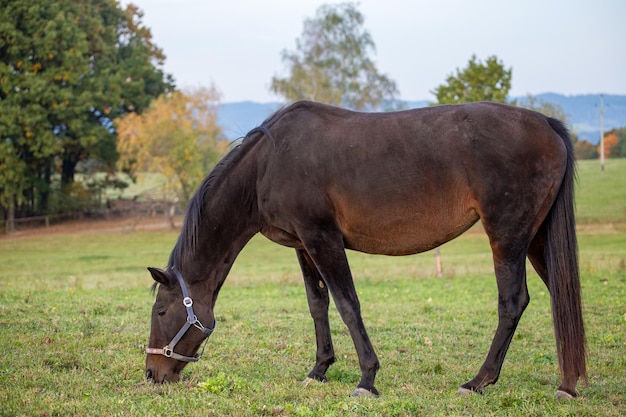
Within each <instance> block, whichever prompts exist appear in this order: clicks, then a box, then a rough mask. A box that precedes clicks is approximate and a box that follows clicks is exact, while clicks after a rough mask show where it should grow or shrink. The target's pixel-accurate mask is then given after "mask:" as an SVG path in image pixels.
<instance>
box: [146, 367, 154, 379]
mask: <svg viewBox="0 0 626 417" xmlns="http://www.w3.org/2000/svg"><path fill="white" fill-rule="evenodd" d="M153 378H154V376H153V374H152V369H148V370H146V379H147V380H151V379H153Z"/></svg>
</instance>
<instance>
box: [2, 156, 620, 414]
mask: <svg viewBox="0 0 626 417" xmlns="http://www.w3.org/2000/svg"><path fill="white" fill-rule="evenodd" d="M594 169H595V166H594V165H592V164H591V163H590V164H588V165H586V164H581V166H580V170H579V172H580V177H581V184H580V192H579V199H578V201H579V203H578V210H579V212H578V215H579V219H582V220H581V223H582V226H583V227H582V231H581V232H580V233H579V241H580V255H581V272H582V285H583V302H584V310H585V320H586V324H587V333H588V351H589V362H588V368H589V377H590V379H589V386H587V387H585V386H580V387H579V388H580V391H581V394H582V396H581V397H580V398H579V399H577V400H575V401H558V400H556V399H555V398H554V391H555V389H556V387H557V385H558V382H559V378H558V365H557V362H556V354H555V346H554V336H553V330H552V325H551V318H550V317H551V313H550V301H549V295H548V293H547V291H546V289H545V287H544V286H543V284H542V283H541V281H540V279H539V278H538V277H537V276H536V275H535V274H534V273H529V278H528V281H529V290H530V294H531V298H532V301H531V304H530V306H529V307H528V309H527V311H526V312H525V314H524V316H523V318H522V321H521V323H520V325H519V328H518V330H517V332H516V335H515V337H514V339H513V342H512V344H511V348H510V350H509V353H508V355H507V359H506V361H505V364H504V367H503V371H502V375H501V378H500V381H499V382H498V383H497V384H496V385H494V386H490V387H488V388H487V390H486V392H485V395H483V396H478V395H476V396H470V397H466V398H465V397H456V396H455V393H456V390H457V388H458V386H459V385H460V384H462V383H463V382H465V381H467V380H468V379H470V378H472V377H473V376H474V375H475V373H476V372H477V370H478V368H479V366H480V365H481V363H482V361H483V359H484V356H485V354H486V352H487V349H488V347H489V344H490V342H491V339H492V337H493V333H494V331H495V326H496V321H497V313H496V303H497V292H496V286H495V280H494V278H493V273H492V264H491V255H490V252H489V245H488V243H487V239H486V237H485V236H484V235H483V234H482V233H481V231H480V228H476V229H473V230H472V231H471V232H470V233H468V234H466V235H464V236H462V237H461V238H459V239H457V240H455V241H453V242H450V243H448V244H446V245H444V246H443V247H442V248H441V253H442V258H443V267H444V276H443V278H434V277H433V275H434V257H433V254H432V253H431V252H429V253H425V254H420V255H416V256H410V257H383V256H368V255H363V254H359V253H352V252H351V253H349V257H350V262H351V266H352V270H353V273H354V276H355V280H356V286H357V290H358V294H359V297H360V300H361V304H362V312H363V318H364V320H365V323H366V326H367V328H368V331H369V333H370V336H371V338H372V341H373V344H374V347H375V348H376V350H377V353H378V356H379V359H380V361H381V370H380V372H379V374H378V377H377V388H378V389H379V390H380V391H381V394H382V395H381V397H379V398H372V399H368V398H351V397H349V393H350V392H351V391H352V390H353V389H354V387H355V385H356V383H357V382H358V379H359V376H360V374H359V367H358V362H357V357H356V354H355V352H354V347H353V345H352V341H351V339H350V337H349V334H348V332H347V329H346V328H345V326H344V325H343V323H342V322H341V320H340V318H339V316H338V314H337V312H336V310H335V309H334V307H333V308H331V327H332V331H333V337H334V342H335V348H336V353H337V359H338V361H337V363H336V364H334V365H333V366H332V367H331V369H330V370H329V372H328V376H329V378H330V379H331V382H330V383H328V384H313V385H311V386H308V387H306V388H303V387H302V386H301V385H300V381H301V380H302V379H304V377H305V376H306V374H307V373H308V372H309V370H310V368H311V367H312V365H313V362H314V358H315V338H314V332H313V325H312V321H311V319H310V317H309V314H308V308H307V305H306V297H305V293H304V288H303V284H302V283H301V278H300V272H299V268H298V265H297V261H296V258H295V254H294V253H293V251H292V250H289V249H286V248H282V247H279V246H277V245H275V244H272V243H270V242H268V241H267V240H265V239H264V238H262V237H257V238H254V239H253V240H252V241H251V243H250V244H249V245H248V246H247V247H246V248H245V249H244V251H243V252H242V253H241V255H240V257H239V258H238V260H237V262H236V263H235V267H234V268H233V270H232V271H231V274H230V276H229V278H228V280H227V281H226V285H225V286H224V288H223V289H222V292H221V294H220V297H219V299H218V302H217V306H216V315H217V318H218V320H219V323H218V327H217V331H216V332H215V334H214V335H213V336H212V337H211V339H210V340H209V343H208V346H207V351H206V353H205V357H204V358H203V359H202V360H201V361H200V362H198V363H195V364H191V365H189V366H188V367H187V368H186V370H185V372H184V377H183V380H182V382H181V383H178V384H166V385H162V386H154V385H152V384H149V383H147V382H145V381H144V380H143V363H144V360H145V354H144V352H143V349H144V348H145V344H146V341H147V338H148V333H149V315H150V309H151V306H152V302H153V296H152V295H151V294H150V292H149V288H150V285H151V279H150V278H149V274H148V273H147V271H146V270H145V267H146V266H148V265H151V266H164V264H165V263H166V261H167V258H168V256H169V251H170V250H171V248H172V245H173V244H174V241H175V239H176V235H177V234H176V233H175V232H171V231H136V232H132V233H131V232H123V231H108V232H103V231H100V232H95V231H94V232H89V231H82V232H73V233H64V234H41V235H38V236H33V235H26V236H14V237H3V238H1V239H0V254H1V255H0V260H1V262H2V271H1V272H0V416H12V415H16V416H17V415H20V416H21V415H26V416H31V415H33V416H44V415H47V416H54V415H63V416H67V415H99V416H118V415H119V416H127V415H133V416H134V415H137V416H144V415H145V416H153V415H183V416H186V415H188V416H195V415H209V416H211V415H214V416H226V415H235V416H253V415H254V416H256V415H265V416H287V415H291V416H345V415H357V416H408V415H416V416H425V415H433V416H435V415H437V416H438V415H446V416H447V415H450V416H454V415H477V416H489V415H493V416H507V415H510V416H528V415H547V416H597V415H603V416H621V415H624V413H625V412H626V396H625V395H624V375H625V374H626V230H624V229H621V228H620V227H616V226H615V225H616V224H617V225H619V224H624V223H625V221H624V216H623V214H622V215H620V204H621V205H622V206H621V207H622V208H623V203H624V200H623V193H624V191H623V188H621V189H620V184H622V183H623V178H624V175H622V176H621V177H619V178H613V177H611V178H612V179H611V180H607V177H608V176H609V175H613V174H614V172H615V171H617V170H618V169H619V170H622V173H624V172H626V164H624V163H623V161H617V162H616V164H615V165H611V164H607V171H605V172H604V173H602V174H599V168H598V175H596V174H594V172H593V170H594ZM592 176H593V178H594V179H592ZM611 181H613V182H612V183H611ZM620 181H622V182H620ZM605 182H606V183H609V184H605ZM599 183H602V184H599ZM611 184H612V185H611ZM606 194H609V197H605V196H604V195H606ZM620 199H621V200H620ZM598 201H600V202H603V203H602V204H600V203H598ZM607 205H608V206H610V207H609V208H606V207H605V206H607ZM605 209H606V210H605ZM603 210H604V211H603ZM589 211H591V213H590V212H589ZM620 216H621V217H620ZM609 224H611V225H612V226H611V227H608V226H607V225H609Z"/></svg>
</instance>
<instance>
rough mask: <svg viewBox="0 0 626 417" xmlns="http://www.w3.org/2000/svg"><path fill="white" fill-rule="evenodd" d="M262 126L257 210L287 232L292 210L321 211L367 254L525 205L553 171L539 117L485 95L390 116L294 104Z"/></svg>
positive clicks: (423, 241)
mask: <svg viewBox="0 0 626 417" xmlns="http://www.w3.org/2000/svg"><path fill="white" fill-rule="evenodd" d="M271 134H272V138H271V140H270V141H271V144H268V145H267V146H266V147H265V153H264V155H263V156H262V160H261V161H260V164H262V165H263V169H262V170H261V172H263V178H260V180H259V190H258V192H259V193H260V196H261V198H260V201H261V207H260V208H261V210H262V213H264V214H265V215H266V219H269V218H271V219H273V222H275V223H276V226H277V227H278V228H279V229H281V230H284V231H287V232H288V233H289V235H292V234H293V235H297V234H298V231H297V230H296V229H297V226H296V224H300V223H302V221H303V218H308V219H310V221H311V222H314V221H319V220H322V219H323V220H324V221H327V220H331V219H332V221H334V222H335V224H336V225H337V226H338V228H339V229H340V230H341V232H342V233H343V235H344V238H345V242H346V246H347V247H350V248H353V249H356V250H360V251H364V252H370V253H384V254H398V255H399V254H408V253H417V252H421V251H425V250H428V249H431V248H433V247H436V246H438V245H439V244H442V243H444V242H446V241H448V240H450V239H453V238H454V237H456V236H458V235H459V234H461V233H463V232H464V231H465V230H467V229H468V228H469V227H471V225H473V224H474V223H475V222H476V221H477V220H478V219H479V218H480V217H483V218H490V217H493V216H495V215H496V214H497V213H496V211H498V210H502V209H507V208H509V209H510V207H514V206H516V205H517V206H519V205H522V206H523V205H530V206H532V207H529V210H531V211H532V210H536V207H535V206H536V204H537V203H536V202H535V200H536V198H535V194H541V193H542V192H543V190H544V189H547V188H550V186H551V184H554V183H556V182H559V181H560V178H561V177H562V174H563V170H564V165H563V163H564V157H563V152H564V149H563V144H562V141H561V140H560V139H559V137H558V135H556V134H555V132H554V131H553V129H552V128H551V127H550V125H549V123H548V122H547V119H546V117H545V116H542V115H540V114H539V113H535V112H531V111H528V110H525V109H521V108H516V107H511V106H504V105H497V104H493V103H475V104H471V105H462V106H440V107H431V108H424V109H414V110H406V111H400V112H390V113H358V112H351V111H348V110H344V109H340V108H336V107H331V106H324V105H320V104H316V103H307V102H305V103H297V104H295V105H294V106H293V108H291V109H288V111H287V112H286V113H285V114H284V115H283V116H282V117H281V118H279V119H278V120H276V121H275V122H274V124H273V125H272V127H271ZM537 198H539V199H546V196H545V195H538V196H537ZM531 200H532V201H531ZM294 217H297V219H295V218H294ZM296 221H297V222H299V223H295V222H296Z"/></svg>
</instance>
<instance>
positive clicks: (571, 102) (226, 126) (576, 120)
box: [218, 93, 626, 143]
mask: <svg viewBox="0 0 626 417" xmlns="http://www.w3.org/2000/svg"><path fill="white" fill-rule="evenodd" d="M535 97H536V98H537V99H539V100H542V101H545V102H548V103H554V104H558V105H559V106H561V107H562V108H563V110H564V111H565V113H566V114H568V115H569V117H570V119H571V122H572V129H573V130H574V132H575V133H576V134H578V138H579V139H581V140H582V139H586V140H588V141H590V142H592V143H597V142H598V140H599V139H600V95H599V94H586V95H575V96H564V95H561V94H554V93H544V94H538V95H536V96H535ZM515 99H517V100H524V99H525V97H515ZM428 103H429V102H428V101H426V100H421V101H406V102H405V103H404V104H405V106H406V107H407V108H419V107H425V106H428ZM282 106H283V103H280V102H270V103H256V102H252V101H241V102H233V103H224V104H222V105H221V106H220V109H219V116H218V122H219V124H220V125H221V126H222V129H223V131H224V134H225V135H226V137H227V138H228V139H231V140H234V139H237V138H240V137H242V136H244V135H245V134H246V133H247V132H248V131H249V130H251V129H253V128H254V127H256V126H259V125H260V124H261V123H263V121H264V120H265V119H266V118H267V117H268V116H270V115H271V114H272V113H273V112H275V111H276V110H278V109H279V108H280V107H282ZM621 127H626V96H623V95H610V94H605V95H604V130H605V132H606V131H608V130H611V129H614V128H621Z"/></svg>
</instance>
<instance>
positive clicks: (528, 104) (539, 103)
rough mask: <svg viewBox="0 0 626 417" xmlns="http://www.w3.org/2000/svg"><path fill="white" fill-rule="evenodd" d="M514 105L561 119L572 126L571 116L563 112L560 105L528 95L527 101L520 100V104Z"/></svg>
mask: <svg viewBox="0 0 626 417" xmlns="http://www.w3.org/2000/svg"><path fill="white" fill-rule="evenodd" d="M514 104H517V105H519V106H521V107H524V108H527V109H530V110H534V111H536V112H539V113H541V114H544V115H546V116H548V117H552V118H555V119H559V120H560V121H562V122H563V123H565V124H566V125H571V121H570V116H569V115H568V114H566V113H565V110H563V107H562V106H560V105H559V104H556V103H550V102H547V101H543V100H541V99H538V98H537V97H534V96H533V95H531V94H528V95H527V96H526V98H525V99H522V100H519V102H516V103H514Z"/></svg>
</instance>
